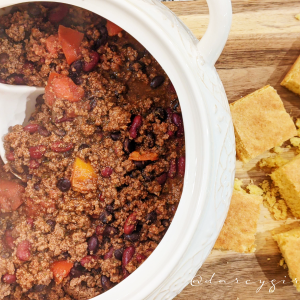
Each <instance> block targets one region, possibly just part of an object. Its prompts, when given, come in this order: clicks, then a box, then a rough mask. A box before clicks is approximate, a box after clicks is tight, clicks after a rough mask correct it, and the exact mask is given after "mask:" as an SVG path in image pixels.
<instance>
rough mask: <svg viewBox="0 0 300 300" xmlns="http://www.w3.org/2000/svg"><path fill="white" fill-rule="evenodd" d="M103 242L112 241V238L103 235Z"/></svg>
mask: <svg viewBox="0 0 300 300" xmlns="http://www.w3.org/2000/svg"><path fill="white" fill-rule="evenodd" d="M103 243H108V244H109V243H110V238H109V237H108V236H104V237H103Z"/></svg>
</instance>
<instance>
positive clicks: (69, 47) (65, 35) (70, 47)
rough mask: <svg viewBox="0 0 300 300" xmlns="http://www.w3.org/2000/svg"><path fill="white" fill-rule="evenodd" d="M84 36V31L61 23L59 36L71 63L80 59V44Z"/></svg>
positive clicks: (68, 61)
mask: <svg viewBox="0 0 300 300" xmlns="http://www.w3.org/2000/svg"><path fill="white" fill-rule="evenodd" d="M83 37H84V34H83V33H81V32H79V31H77V30H74V29H72V28H67V27H65V26H62V25H59V27H58V38H59V42H60V43H61V46H62V49H63V52H64V54H65V56H66V59H67V63H68V64H69V65H70V64H71V63H73V62H74V61H75V60H77V59H79V57H80V55H81V51H80V44H81V42H82V40H83Z"/></svg>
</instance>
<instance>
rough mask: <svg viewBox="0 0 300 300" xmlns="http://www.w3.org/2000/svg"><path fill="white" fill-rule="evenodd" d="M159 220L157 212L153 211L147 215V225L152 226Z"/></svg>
mask: <svg viewBox="0 0 300 300" xmlns="http://www.w3.org/2000/svg"><path fill="white" fill-rule="evenodd" d="M156 220H157V213H156V211H155V210H153V211H151V212H150V213H148V214H147V218H146V223H147V224H152V223H154V222H155V221H156Z"/></svg>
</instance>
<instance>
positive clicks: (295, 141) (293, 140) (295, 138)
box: [290, 137, 300, 148]
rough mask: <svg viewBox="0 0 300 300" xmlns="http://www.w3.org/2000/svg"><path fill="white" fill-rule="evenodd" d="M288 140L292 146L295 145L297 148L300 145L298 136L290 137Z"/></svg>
mask: <svg viewBox="0 0 300 300" xmlns="http://www.w3.org/2000/svg"><path fill="white" fill-rule="evenodd" d="M290 142H291V144H292V145H293V146H294V147H297V148H299V147H300V138H299V137H293V138H291V139H290Z"/></svg>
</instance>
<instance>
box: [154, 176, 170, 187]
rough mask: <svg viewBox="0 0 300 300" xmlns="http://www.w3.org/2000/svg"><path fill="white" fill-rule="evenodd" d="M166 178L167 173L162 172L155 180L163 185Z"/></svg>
mask: <svg viewBox="0 0 300 300" xmlns="http://www.w3.org/2000/svg"><path fill="white" fill-rule="evenodd" d="M167 179H168V173H162V174H161V175H160V176H158V177H156V181H157V182H158V183H159V184H160V185H163V184H165V183H166V181H167Z"/></svg>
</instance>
